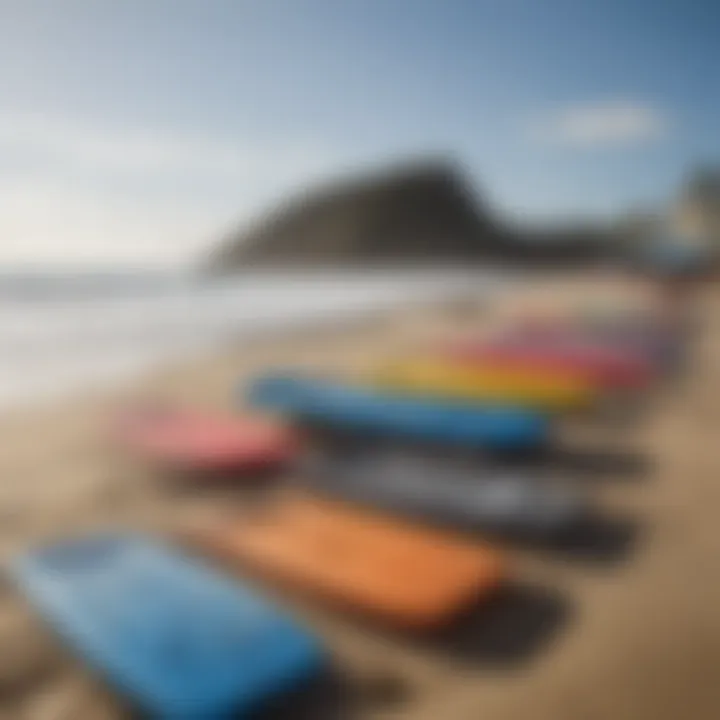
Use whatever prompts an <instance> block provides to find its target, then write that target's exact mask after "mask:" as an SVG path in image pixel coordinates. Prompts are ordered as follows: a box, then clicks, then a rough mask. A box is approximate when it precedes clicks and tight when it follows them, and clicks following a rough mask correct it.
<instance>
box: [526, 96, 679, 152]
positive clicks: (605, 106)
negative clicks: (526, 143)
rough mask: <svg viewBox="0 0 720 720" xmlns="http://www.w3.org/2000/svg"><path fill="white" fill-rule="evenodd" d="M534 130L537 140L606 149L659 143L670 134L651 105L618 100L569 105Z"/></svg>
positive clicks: (659, 112) (546, 118)
mask: <svg viewBox="0 0 720 720" xmlns="http://www.w3.org/2000/svg"><path fill="white" fill-rule="evenodd" d="M532 130H533V135H534V136H535V137H536V138H539V139H541V140H543V141H545V142H550V143H553V144H558V145H565V146H569V147H578V148H606V147H615V146H627V145H638V144H644V143H648V142H651V141H654V140H658V139H659V138H661V137H663V136H664V135H665V134H666V132H667V131H668V120H667V118H666V117H665V115H664V114H663V113H662V112H661V111H659V110H658V109H656V108H653V107H652V106H650V105H645V104H642V103H638V102H632V101H619V100H618V101H606V102H594V103H583V104H575V105H569V106H567V107H564V108H561V109H560V110H558V111H556V112H554V113H551V114H550V115H549V116H547V117H545V118H543V119H541V120H540V121H539V122H537V123H535V124H534V125H533V128H532Z"/></svg>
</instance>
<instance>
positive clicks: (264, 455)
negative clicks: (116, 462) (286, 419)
mask: <svg viewBox="0 0 720 720" xmlns="http://www.w3.org/2000/svg"><path fill="white" fill-rule="evenodd" d="M115 434H116V437H117V438H118V440H119V441H120V442H121V444H122V445H123V446H124V447H126V448H127V449H128V450H130V451H132V452H134V453H136V454H138V455H140V456H142V457H144V458H146V459H149V460H152V461H155V462H157V463H159V464H162V465H166V466H170V467H177V468H185V469H191V470H208V471H212V470H226V471H229V470H238V471H241V470H252V469H255V468H261V467H269V466H276V465H282V464H284V463H286V462H288V460H289V459H290V458H291V457H292V456H293V453H294V451H295V440H294V438H293V436H292V433H291V431H290V429H289V428H287V427H283V426H281V425H279V424H278V423H273V422H270V421H268V420H266V419H261V418H257V417H247V416H246V417H243V416H239V417H236V416H232V415H224V414H212V413H207V412H201V411H197V410H191V409H185V408H169V409H161V410H156V411H149V412H143V411H142V410H141V411H137V412H129V413H126V414H125V415H124V416H123V417H122V418H121V419H120V421H119V422H118V423H117V424H116V428H115Z"/></svg>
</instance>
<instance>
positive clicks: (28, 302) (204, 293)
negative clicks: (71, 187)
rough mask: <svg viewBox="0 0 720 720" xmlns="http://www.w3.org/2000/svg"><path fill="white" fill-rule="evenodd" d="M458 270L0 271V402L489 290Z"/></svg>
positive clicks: (490, 282) (492, 284) (483, 277)
mask: <svg viewBox="0 0 720 720" xmlns="http://www.w3.org/2000/svg"><path fill="white" fill-rule="evenodd" d="M501 282H502V281H501V280H500V278H498V277H497V276H495V275H491V274H489V273H485V274H481V273H477V272H473V273H463V272H459V271H437V272H427V271H407V272H388V271H375V272H285V273H281V272H262V273H260V272H253V273H248V274H244V275H243V274H240V275H236V276H233V277H232V278H229V279H228V278H225V279H210V278H201V277H199V276H192V275H188V274H180V273H177V274H173V273H160V272H158V273H153V272H134V271H133V272H130V271H128V272H88V271H77V272H68V271H64V272H62V273H60V272H46V273H19V272H5V273H3V272H0V408H7V407H10V406H15V405H17V404H25V403H28V402H33V401H39V400H44V399H47V398H50V397H52V396H57V395H61V394H67V393H71V392H74V391H77V390H87V389H100V388H103V387H108V386H109V385H111V384H116V383H119V382H123V381H126V380H129V379H132V377H133V376H136V375H137V374H138V373H141V372H143V371H146V370H148V369H151V368H152V367H153V366H159V365H161V364H162V363H167V362H168V361H169V360H174V359H181V358H186V357H189V356H191V355H193V354H199V353H207V352H210V351H212V350H214V349H218V348H221V347H222V346H223V344H227V343H228V342H233V343H237V342H243V341H247V342H251V336H252V335H255V334H257V333H258V332H260V333H262V332H269V331H279V330H282V329H284V328H298V327H300V326H302V325H312V324H316V323H319V322H324V321H335V320H339V319H343V318H345V317H350V316H352V315H358V314H363V313H370V312H373V311H377V310H382V309H384V308H391V307H393V306H398V305H401V304H405V303H408V302H413V301H415V300H423V301H424V300H433V299H436V298H437V299H442V298H445V297H451V296H453V295H455V294H460V293H465V292H468V291H472V292H476V291H483V290H484V291H488V292H489V291H491V290H494V289H496V288H497V287H498V286H499V285H500V283H501Z"/></svg>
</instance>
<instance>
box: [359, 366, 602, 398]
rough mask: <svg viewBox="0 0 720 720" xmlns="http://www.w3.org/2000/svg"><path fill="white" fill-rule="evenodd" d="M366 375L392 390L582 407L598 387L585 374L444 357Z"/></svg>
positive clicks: (427, 394) (593, 395) (447, 396)
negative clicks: (484, 363) (466, 361)
mask: <svg viewBox="0 0 720 720" xmlns="http://www.w3.org/2000/svg"><path fill="white" fill-rule="evenodd" d="M367 379H368V380H369V381H370V382H371V383H372V384H373V385H375V386H376V387H380V388H383V389H385V390H389V391H394V392H400V393H409V394H415V395H425V396H435V397H443V398H446V399H449V398H457V399H458V400H467V401H478V402H488V403H500V404H517V405H529V406H533V407H538V408H542V409H549V410H565V409H580V408H586V407H590V406H591V405H592V404H593V403H594V402H595V401H596V400H597V398H598V390H597V387H596V386H595V385H594V384H593V383H592V382H591V381H589V380H586V379H584V378H579V377H570V376H567V377H566V376H563V375H560V374H558V373H552V374H551V373H543V372H542V371H539V370H536V369H534V368H517V367H515V368H503V367H498V366H487V367H485V366H483V365H482V364H476V363H473V364H470V363H467V364H466V363H458V362H454V361H450V360H443V359H428V360H408V361H403V362H397V363H393V364H389V365H384V366H382V367H380V368H378V369H377V370H376V371H374V372H372V373H371V374H370V376H369V377H368V378H367Z"/></svg>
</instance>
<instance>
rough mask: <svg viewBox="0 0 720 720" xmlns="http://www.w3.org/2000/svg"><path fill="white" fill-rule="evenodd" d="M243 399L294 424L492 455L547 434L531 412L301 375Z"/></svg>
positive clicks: (257, 388)
mask: <svg viewBox="0 0 720 720" xmlns="http://www.w3.org/2000/svg"><path fill="white" fill-rule="evenodd" d="M245 399H247V400H248V401H249V403H250V404H251V405H254V406H256V407H262V408H267V409H271V410H276V411H279V412H281V413H284V414H287V415H289V416H291V417H295V418H298V419H305V420H312V421H315V422H318V421H319V422H322V423H327V424H329V425H341V426H345V427H348V428H351V429H354V430H360V431H365V432H375V433H379V434H390V435H397V436H403V437H406V438H411V439H420V440H430V441H439V442H444V443H448V444H457V445H477V446H480V447H485V448H488V449H497V450H524V449H532V448H536V447H540V446H542V445H543V444H544V443H545V442H546V441H547V440H548V439H549V435H550V430H551V421H550V416H549V415H547V414H544V413H541V412H538V411H535V410H529V409H528V410H526V409H523V408H517V407H502V406H484V405H478V404H467V403H461V402H443V401H436V400H427V399H420V398H413V397H407V396H399V395H398V396H394V395H391V394H385V393H381V392H377V391H375V390H371V389H366V388H363V387H353V386H350V385H343V384H340V383H335V382H325V381H322V380H314V379H309V378H303V377H302V376H291V375H288V376H282V375H267V376H264V377H260V378H258V379H256V380H255V381H254V382H252V383H251V385H250V387H249V389H248V390H247V392H246V394H245Z"/></svg>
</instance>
